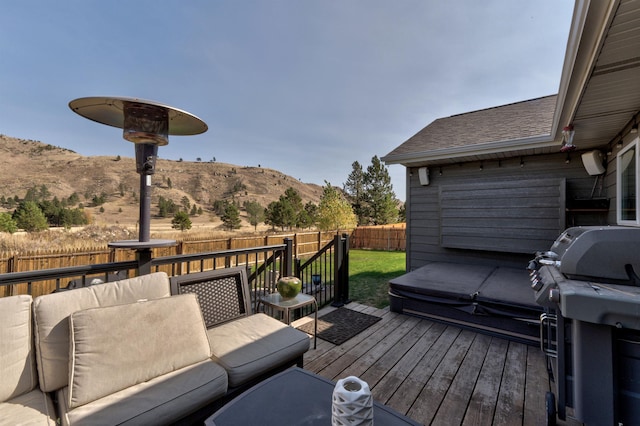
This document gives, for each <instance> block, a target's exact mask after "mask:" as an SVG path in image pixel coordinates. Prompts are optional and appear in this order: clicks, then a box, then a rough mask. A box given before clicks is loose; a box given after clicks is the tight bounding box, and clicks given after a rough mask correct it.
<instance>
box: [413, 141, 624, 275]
mask: <svg viewBox="0 0 640 426" xmlns="http://www.w3.org/2000/svg"><path fill="white" fill-rule="evenodd" d="M580 154H581V152H572V153H571V154H570V157H569V159H570V161H569V162H567V160H568V157H567V155H566V154H562V153H558V154H548V155H535V156H528V157H522V158H520V157H517V158H509V159H502V160H500V161H498V160H492V161H483V162H480V161H477V162H467V163H460V164H454V165H444V166H442V167H440V166H430V167H429V176H430V181H429V185H427V186H422V185H421V184H420V181H419V177H418V168H417V167H413V168H407V200H408V203H407V204H408V205H407V271H411V270H413V269H416V268H419V267H421V266H423V265H425V264H427V263H429V262H434V261H438V262H454V263H469V264H479V265H492V266H507V267H516V268H518V267H522V268H524V267H525V266H526V264H527V261H528V260H529V259H531V258H532V255H533V253H534V252H535V251H537V250H539V251H542V250H548V249H549V247H550V246H551V244H552V243H553V240H554V239H555V237H557V234H559V232H561V231H562V230H563V229H564V228H565V227H568V226H579V225H593V224H601V225H605V224H608V223H613V222H611V217H613V218H614V221H615V212H613V213H612V210H613V209H614V205H615V200H611V204H610V208H609V210H608V212H607V210H606V209H604V210H594V209H574V206H575V205H576V202H577V203H578V204H580V202H582V201H584V200H589V199H595V198H613V197H612V195H614V194H611V192H614V193H615V187H614V184H611V176H613V181H614V182H615V170H613V167H612V166H615V162H614V164H611V161H609V165H608V166H609V167H608V170H607V172H606V173H605V175H606V176H607V177H606V178H605V177H604V176H600V177H598V178H596V177H595V176H590V175H589V174H588V173H587V172H586V171H585V169H584V167H583V164H582V161H581V157H580ZM596 179H597V180H596ZM536 181H539V182H540V187H545V186H546V187H547V188H549V193H548V196H549V202H550V203H549V204H550V205H552V206H554V208H556V207H555V206H556V203H557V202H558V197H559V196H560V195H561V194H559V193H558V190H552V189H551V188H552V187H553V185H549V182H558V184H560V182H563V181H564V186H565V187H564V189H565V191H564V194H563V195H562V196H563V197H564V200H561V201H560V203H561V204H560V205H559V206H557V207H559V208H561V209H562V210H565V207H567V208H568V209H567V210H565V211H564V212H559V216H558V217H559V218H560V219H561V223H559V224H558V228H557V232H555V231H553V232H551V231H549V230H548V229H547V231H546V235H545V236H543V237H541V236H540V235H541V234H539V235H535V239H536V242H535V243H531V242H525V243H524V244H517V243H516V242H514V243H512V244H513V247H512V248H509V246H508V245H502V246H501V247H505V248H504V249H502V248H501V249H500V250H496V242H495V241H496V238H498V239H499V238H500V237H499V236H498V237H497V236H496V233H499V232H501V226H502V222H503V220H504V218H498V217H494V218H493V219H492V217H491V216H492V214H493V213H492V214H489V213H487V212H488V211H489V210H487V208H486V207H487V203H489V204H490V202H491V200H487V199H484V200H483V201H482V204H484V207H482V208H478V209H477V210H474V209H469V206H470V204H471V203H473V202H475V201H473V200H472V201H471V202H470V203H466V205H465V203H464V201H463V202H462V205H464V206H465V207H466V208H467V210H466V213H465V214H463V215H460V216H461V217H460V218H459V219H456V218H455V215H451V214H450V212H451V211H452V204H451V203H450V201H446V200H447V197H446V196H445V197H443V196H442V194H443V191H445V192H446V191H448V190H450V189H451V188H456V187H457V188H462V189H464V190H472V189H473V188H482V187H483V186H486V187H487V188H496V187H498V188H499V187H500V186H504V188H505V193H512V194H514V191H515V193H517V194H518V197H519V198H520V199H519V200H512V201H513V204H512V205H506V204H505V205H504V209H505V210H507V211H506V213H507V215H508V216H509V217H511V218H514V219H515V222H513V223H515V224H516V225H515V226H516V227H518V226H520V225H522V224H523V223H525V221H526V220H527V219H523V218H526V217H529V216H531V213H530V212H529V211H526V210H530V209H531V208H532V207H530V206H535V205H536V204H539V203H540V192H539V191H537V190H535V188H532V184H533V183H535V182H536ZM518 187H521V188H522V191H521V192H519V191H517V188H518ZM501 198H503V200H501V201H500V202H501V203H504V198H505V197H501ZM507 198H508V197H507ZM442 200H445V203H448V205H445V206H443V205H442V204H443V201H442ZM565 201H566V206H563V205H562V203H564V202H565ZM497 202H498V201H497V200H496V203H497ZM443 207H444V208H445V211H446V212H447V214H445V215H444V216H445V217H446V219H445V222H446V223H443ZM533 208H534V209H535V208H536V207H533ZM497 210H499V209H493V210H492V211H494V212H495V211H497ZM474 211H475V212H476V217H473V218H471V219H470V217H469V215H470V214H471V215H473V212H474ZM562 213H565V214H564V218H563V217H562V216H563V215H562ZM452 216H453V217H452ZM518 218H520V219H519V220H520V224H518ZM456 220H457V221H458V223H459V226H460V228H463V227H465V226H466V227H469V224H470V223H474V221H475V223H482V224H483V225H482V226H473V228H474V229H475V230H474V236H473V237H474V240H473V242H472V244H471V243H470V247H472V248H452V247H451V245H452V244H450V243H449V244H447V243H446V241H447V238H446V237H447V235H446V234H447V232H449V233H450V232H451V230H452V229H455V228H456V225H457V223H456ZM532 220H534V221H535V220H537V219H532ZM562 222H564V223H562ZM563 225H564V226H563ZM443 229H444V230H445V231H444V233H445V238H444V241H445V244H443ZM504 232H505V233H506V232H511V233H513V229H512V230H510V231H504ZM528 232H529V233H531V232H533V231H531V230H530V231H528ZM483 233H484V234H483ZM483 238H484V239H486V241H487V244H486V245H483V243H482V241H483ZM523 238H526V236H524V234H523ZM449 241H450V240H449ZM445 245H448V246H449V247H445ZM457 246H458V247H460V244H458V245H457ZM534 247H535V249H534ZM529 248H531V252H527V250H528V249H529Z"/></svg>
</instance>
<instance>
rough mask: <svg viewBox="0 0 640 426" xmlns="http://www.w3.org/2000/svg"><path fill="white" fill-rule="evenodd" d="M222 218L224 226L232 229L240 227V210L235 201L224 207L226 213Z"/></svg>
mask: <svg viewBox="0 0 640 426" xmlns="http://www.w3.org/2000/svg"><path fill="white" fill-rule="evenodd" d="M220 219H222V223H224V226H225V227H226V228H228V229H229V230H230V231H231V230H233V229H239V228H240V224H241V223H242V222H241V221H240V211H239V210H238V208H237V207H236V206H235V204H233V203H229V204H227V206H226V207H225V209H224V214H223V215H222V216H221V217H220Z"/></svg>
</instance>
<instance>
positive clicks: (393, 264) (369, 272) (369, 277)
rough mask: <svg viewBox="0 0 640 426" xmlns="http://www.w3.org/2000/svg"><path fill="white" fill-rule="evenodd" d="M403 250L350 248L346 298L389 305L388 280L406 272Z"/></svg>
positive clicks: (376, 304)
mask: <svg viewBox="0 0 640 426" xmlns="http://www.w3.org/2000/svg"><path fill="white" fill-rule="evenodd" d="M405 258H406V255H405V252H401V251H377V250H349V298H350V299H351V300H352V301H354V302H358V303H363V304H365V305H369V306H375V307H376V308H384V307H386V306H389V295H388V294H387V291H388V288H389V285H388V282H389V280H390V279H392V278H395V277H398V276H400V275H403V274H404V273H405Z"/></svg>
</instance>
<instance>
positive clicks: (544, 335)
mask: <svg viewBox="0 0 640 426" xmlns="http://www.w3.org/2000/svg"><path fill="white" fill-rule="evenodd" d="M557 324H558V317H557V316H556V315H554V314H548V313H544V314H541V315H540V350H541V351H542V352H544V354H545V355H547V356H549V357H552V358H557V357H558V349H557V344H556V343H555V341H554V340H553V338H552V337H551V336H552V335H554V334H555V333H553V331H555V330H556V328H557Z"/></svg>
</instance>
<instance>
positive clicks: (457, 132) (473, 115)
mask: <svg viewBox="0 0 640 426" xmlns="http://www.w3.org/2000/svg"><path fill="white" fill-rule="evenodd" d="M556 100H557V95H551V96H545V97H542V98H537V99H531V100H528V101H523V102H517V103H513V104H508V105H503V106H499V107H494V108H488V109H483V110H479V111H473V112H467V113H464V114H459V115H453V116H451V117H446V118H439V119H437V120H435V121H434V122H432V123H431V124H429V125H428V126H427V127H425V128H424V129H422V130H420V131H419V132H418V133H416V134H415V135H414V136H412V137H411V138H409V139H408V140H407V141H406V142H404V143H403V144H402V145H400V146H398V147H397V148H396V149H394V150H393V151H391V152H390V153H389V154H387V155H386V156H385V157H383V160H384V161H385V162H387V163H400V164H407V163H411V162H412V160H418V159H420V160H421V161H426V160H428V159H429V158H430V157H434V156H437V154H438V153H448V154H449V156H450V157H456V156H469V155H477V154H478V153H479V152H483V153H487V149H488V147H494V148H493V149H495V150H499V149H500V147H501V146H505V142H508V143H509V146H510V147H511V148H513V147H514V146H515V148H517V145H518V143H521V144H522V148H527V146H526V145H527V142H531V141H536V142H540V141H545V142H550V141H551V138H552V137H551V134H552V124H553V116H554V112H555V108H556ZM456 153H457V154H458V155H456Z"/></svg>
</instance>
